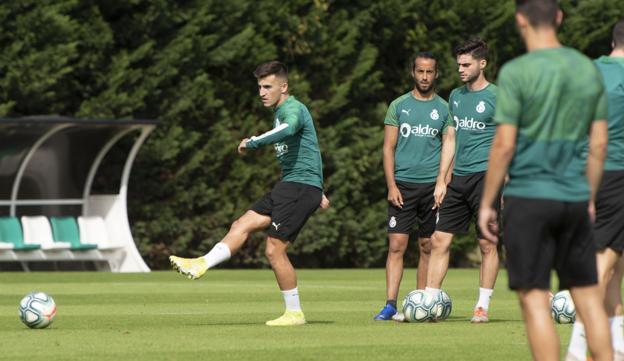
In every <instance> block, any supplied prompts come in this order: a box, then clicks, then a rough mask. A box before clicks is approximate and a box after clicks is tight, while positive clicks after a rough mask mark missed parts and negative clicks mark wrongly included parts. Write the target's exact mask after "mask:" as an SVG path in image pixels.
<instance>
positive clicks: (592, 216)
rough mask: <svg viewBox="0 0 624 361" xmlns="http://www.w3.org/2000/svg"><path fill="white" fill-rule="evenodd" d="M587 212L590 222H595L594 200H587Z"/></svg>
mask: <svg viewBox="0 0 624 361" xmlns="http://www.w3.org/2000/svg"><path fill="white" fill-rule="evenodd" d="M587 213H589V219H590V220H591V222H592V223H596V202H594V200H590V201H589V205H588V206H587Z"/></svg>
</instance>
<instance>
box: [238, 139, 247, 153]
mask: <svg viewBox="0 0 624 361" xmlns="http://www.w3.org/2000/svg"><path fill="white" fill-rule="evenodd" d="M248 140H249V138H245V139H243V140H241V142H240V144H239V145H238V154H243V153H244V152H245V149H246V148H247V141H248Z"/></svg>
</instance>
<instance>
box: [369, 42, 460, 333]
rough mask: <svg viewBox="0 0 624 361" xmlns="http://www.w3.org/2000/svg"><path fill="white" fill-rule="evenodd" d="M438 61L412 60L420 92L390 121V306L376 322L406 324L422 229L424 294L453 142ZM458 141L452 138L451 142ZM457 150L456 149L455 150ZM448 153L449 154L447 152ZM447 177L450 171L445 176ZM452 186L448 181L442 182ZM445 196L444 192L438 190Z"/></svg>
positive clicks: (402, 100) (419, 284)
mask: <svg viewBox="0 0 624 361" xmlns="http://www.w3.org/2000/svg"><path fill="white" fill-rule="evenodd" d="M437 64H438V61H437V59H436V58H435V57H434V56H433V54H431V53H430V52H421V53H418V54H416V55H415V56H414V58H413V59H412V61H411V75H412V77H413V78H414V88H413V89H412V90H411V91H409V92H408V93H405V94H403V95H401V96H400V97H398V98H397V99H395V100H394V101H393V102H392V103H391V104H390V107H389V108H388V112H387V114H386V119H385V121H384V123H385V127H384V146H383V161H384V173H385V175H386V183H387V185H388V202H389V205H388V228H387V230H388V242H389V247H388V257H387V259H386V305H385V306H384V308H383V309H382V310H381V311H380V312H379V314H377V316H375V320H378V321H386V320H390V319H391V318H394V319H395V320H399V321H401V320H402V315H403V314H402V313H401V312H397V296H398V294H399V285H400V283H401V278H402V277H403V255H404V254H405V249H406V248H407V244H408V241H409V236H410V233H412V228H414V226H415V225H416V224H418V248H419V251H420V255H419V259H418V275H417V281H416V288H418V289H424V287H425V284H426V282H427V264H428V262H429V250H430V244H429V237H431V234H432V233H433V231H434V229H435V210H434V208H435V199H434V192H435V191H436V179H437V177H438V174H439V168H440V152H441V151H442V148H443V144H445V145H444V147H447V148H449V146H448V145H447V139H449V137H451V135H452V134H451V135H449V134H448V132H447V129H448V128H449V127H448V123H449V117H448V104H447V103H446V101H444V99H442V98H440V97H439V96H438V95H437V94H436V93H435V80H436V78H437V76H438V69H437ZM451 132H454V130H451ZM451 138H452V137H451ZM449 149H450V151H451V152H452V151H453V145H452V144H451V145H450V148H449ZM447 152H448V151H447ZM444 174H446V171H445V172H444ZM441 186H442V187H444V188H445V187H446V182H442V183H441ZM438 192H444V189H438Z"/></svg>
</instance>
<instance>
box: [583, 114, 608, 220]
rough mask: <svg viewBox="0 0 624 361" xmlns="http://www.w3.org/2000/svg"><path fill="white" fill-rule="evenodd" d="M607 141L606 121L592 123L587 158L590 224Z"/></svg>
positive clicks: (593, 218)
mask: <svg viewBox="0 0 624 361" xmlns="http://www.w3.org/2000/svg"><path fill="white" fill-rule="evenodd" d="M607 141H608V135H607V121H606V120H598V121H594V122H593V123H592V126H591V129H590V133H589V155H588V157H587V181H588V182H589V189H590V199H589V209H588V211H589V215H590V217H591V220H592V222H593V221H594V220H595V217H596V208H595V199H596V193H598V186H599V185H600V181H601V179H602V172H603V169H604V160H605V158H606V156H607Z"/></svg>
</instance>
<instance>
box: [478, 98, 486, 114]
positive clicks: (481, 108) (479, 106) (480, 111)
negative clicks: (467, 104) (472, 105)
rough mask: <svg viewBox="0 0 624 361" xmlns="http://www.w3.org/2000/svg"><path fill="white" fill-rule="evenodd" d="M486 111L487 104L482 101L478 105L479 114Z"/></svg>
mask: <svg viewBox="0 0 624 361" xmlns="http://www.w3.org/2000/svg"><path fill="white" fill-rule="evenodd" d="M484 111H485V102H484V101H483V100H482V101H480V102H479V104H477V113H483V112H484Z"/></svg>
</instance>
